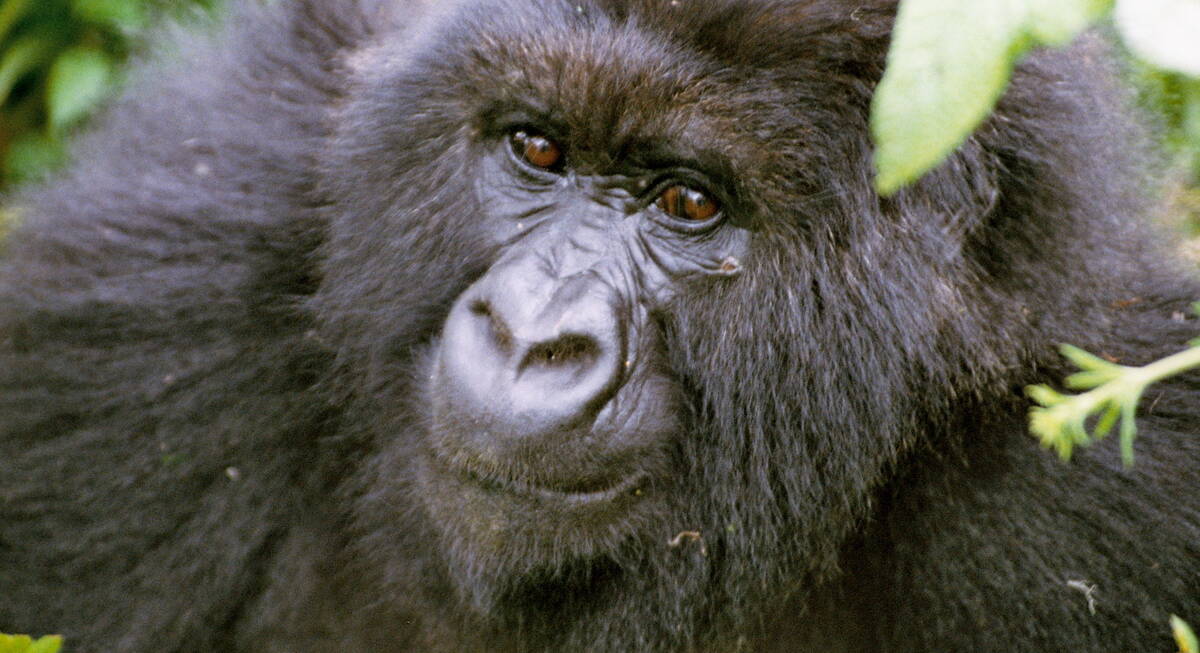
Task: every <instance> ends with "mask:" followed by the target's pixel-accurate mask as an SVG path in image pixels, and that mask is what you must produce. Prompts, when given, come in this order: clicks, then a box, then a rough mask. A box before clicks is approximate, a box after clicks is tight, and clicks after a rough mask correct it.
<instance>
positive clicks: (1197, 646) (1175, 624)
mask: <svg viewBox="0 0 1200 653" xmlns="http://www.w3.org/2000/svg"><path fill="white" fill-rule="evenodd" d="M1171 632H1172V633H1173V634H1174V635H1175V643H1176V644H1177V645H1178V646H1179V653H1200V643H1198V642H1197V641H1196V632H1195V631H1193V630H1192V627H1191V626H1189V625H1188V623H1187V622H1186V621H1184V620H1183V619H1180V618H1179V617H1176V616H1175V615H1171Z"/></svg>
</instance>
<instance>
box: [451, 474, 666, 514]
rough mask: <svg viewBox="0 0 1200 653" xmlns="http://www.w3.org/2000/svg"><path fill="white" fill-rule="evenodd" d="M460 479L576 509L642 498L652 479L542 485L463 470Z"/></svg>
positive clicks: (633, 476) (641, 476) (636, 477)
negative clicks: (619, 500)
mask: <svg viewBox="0 0 1200 653" xmlns="http://www.w3.org/2000/svg"><path fill="white" fill-rule="evenodd" d="M458 476H459V477H460V478H461V479H462V480H463V481H465V482H467V483H470V484H472V485H475V486H477V487H479V488H481V489H483V490H486V491H489V492H498V493H507V494H515V495H518V496H525V497H530V498H534V499H540V500H543V501H552V502H555V503H559V504H567V505H576V506H583V505H591V504H598V503H609V502H612V501H615V500H616V499H618V498H621V497H626V496H632V497H638V496H641V495H642V493H643V488H644V486H645V485H646V484H647V482H648V481H649V478H650V475H649V474H647V473H645V472H636V473H634V474H630V475H629V476H625V477H622V478H619V479H616V480H614V479H613V478H610V477H603V478H594V479H581V480H578V481H574V482H571V483H561V484H558V483H556V484H539V483H532V482H529V481H520V480H513V479H506V480H498V479H495V478H492V477H488V476H483V475H481V474H479V473H477V472H475V471H472V470H461V471H459V472H458Z"/></svg>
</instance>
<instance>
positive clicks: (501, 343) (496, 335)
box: [469, 299, 513, 353]
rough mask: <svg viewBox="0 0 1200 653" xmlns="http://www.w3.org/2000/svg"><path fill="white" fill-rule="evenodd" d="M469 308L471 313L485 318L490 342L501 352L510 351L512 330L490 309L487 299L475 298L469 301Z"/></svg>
mask: <svg viewBox="0 0 1200 653" xmlns="http://www.w3.org/2000/svg"><path fill="white" fill-rule="evenodd" d="M469 309H470V311H471V314H472V315H478V316H479V317H481V318H484V319H486V320H487V323H488V331H489V333H490V334H491V337H492V342H494V343H495V344H496V347H497V348H499V349H500V351H501V352H504V353H509V352H511V351H512V346H513V336H512V330H511V329H509V328H508V325H507V324H505V323H504V320H503V319H501V318H500V316H499V315H498V314H496V311H494V310H492V307H491V305H490V304H488V302H487V300H484V299H476V300H475V301H473V302H471V305H470V307H469Z"/></svg>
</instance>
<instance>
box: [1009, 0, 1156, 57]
mask: <svg viewBox="0 0 1200 653" xmlns="http://www.w3.org/2000/svg"><path fill="white" fill-rule="evenodd" d="M1139 1H1140V0H1139ZM1027 4H1028V7H1029V12H1030V13H1029V22H1028V27H1029V30H1030V33H1031V34H1032V36H1033V38H1034V41H1035V42H1037V43H1038V44H1040V45H1050V46H1061V45H1066V44H1068V43H1070V42H1071V40H1072V39H1074V38H1075V36H1076V35H1078V34H1079V33H1080V32H1082V31H1083V30H1084V29H1086V28H1087V26H1088V25H1091V24H1092V23H1093V22H1095V21H1096V20H1097V19H1099V18H1100V17H1101V16H1103V15H1105V14H1107V13H1108V11H1109V10H1110V9H1112V4H1113V0H1072V1H1069V2H1057V1H1056V2H1038V1H1037V0H1034V1H1032V2H1029V3H1027Z"/></svg>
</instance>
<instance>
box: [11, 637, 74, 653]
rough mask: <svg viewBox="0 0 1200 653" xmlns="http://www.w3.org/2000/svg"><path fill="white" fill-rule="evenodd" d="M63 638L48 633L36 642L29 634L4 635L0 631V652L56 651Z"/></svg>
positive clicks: (46, 652) (47, 652) (59, 647)
mask: <svg viewBox="0 0 1200 653" xmlns="http://www.w3.org/2000/svg"><path fill="white" fill-rule="evenodd" d="M62 644H63V638H62V637H61V636H59V635H49V636H47V637H43V638H41V639H39V640H37V641H36V642H35V641H34V640H33V638H32V637H30V636H29V635H5V634H4V633H0V653H58V650H59V649H61V648H62Z"/></svg>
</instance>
